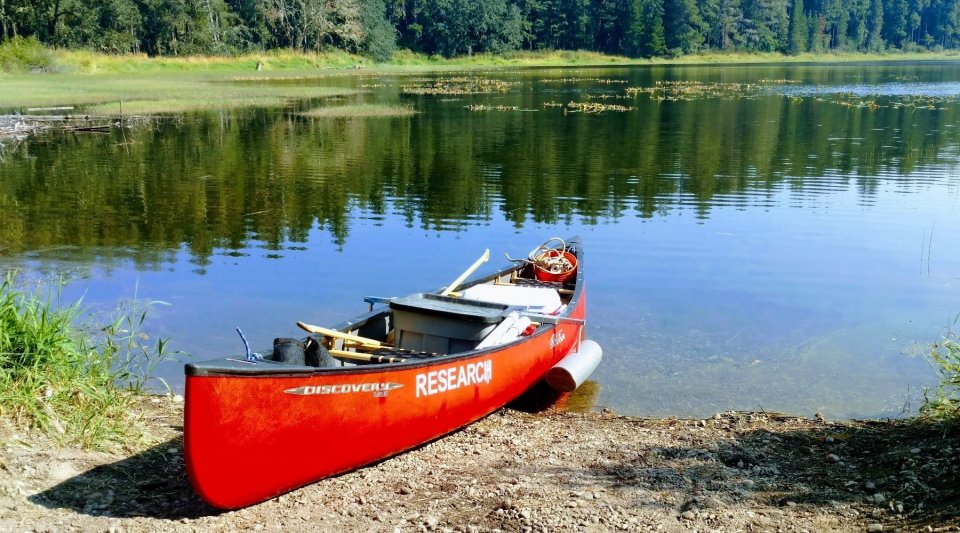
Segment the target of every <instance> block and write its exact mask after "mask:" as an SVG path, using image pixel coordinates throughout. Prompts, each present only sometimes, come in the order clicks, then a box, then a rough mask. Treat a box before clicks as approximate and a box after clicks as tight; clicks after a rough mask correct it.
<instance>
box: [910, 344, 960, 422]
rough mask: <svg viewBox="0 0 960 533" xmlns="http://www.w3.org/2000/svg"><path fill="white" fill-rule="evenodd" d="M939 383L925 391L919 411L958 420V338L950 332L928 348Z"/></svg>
mask: <svg viewBox="0 0 960 533" xmlns="http://www.w3.org/2000/svg"><path fill="white" fill-rule="evenodd" d="M930 360H931V362H932V363H933V365H934V367H935V368H936V369H937V373H938V374H939V375H940V384H939V385H938V386H937V388H935V389H930V390H928V391H926V395H925V398H924V405H923V406H922V407H921V408H920V413H921V414H922V415H924V416H927V417H931V418H937V419H952V420H960V338H958V336H957V335H956V334H954V333H950V334H948V335H947V336H946V338H945V339H944V340H943V341H941V342H938V343H934V344H933V346H932V347H931V349H930Z"/></svg>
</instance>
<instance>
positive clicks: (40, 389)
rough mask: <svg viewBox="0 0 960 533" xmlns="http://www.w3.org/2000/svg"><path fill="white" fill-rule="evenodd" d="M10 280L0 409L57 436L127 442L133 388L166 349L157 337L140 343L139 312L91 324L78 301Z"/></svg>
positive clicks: (0, 318) (1, 340)
mask: <svg viewBox="0 0 960 533" xmlns="http://www.w3.org/2000/svg"><path fill="white" fill-rule="evenodd" d="M16 281H17V280H16V278H15V276H14V275H13V274H7V275H6V276H5V278H4V279H3V282H2V283H0V413H2V414H3V415H5V416H8V417H11V418H13V419H14V420H16V421H18V422H19V423H21V424H22V425H27V426H31V427H35V428H39V429H41V430H43V431H45V432H47V433H49V434H50V435H51V436H52V437H54V438H55V439H57V440H60V441H62V442H64V443H70V444H78V445H81V446H84V447H90V448H96V447H100V446H102V445H103V444H105V443H107V442H111V441H112V442H118V443H120V442H124V441H126V440H127V439H128V438H129V437H130V436H131V432H132V427H133V426H132V424H131V423H130V422H131V420H130V414H129V407H130V405H131V402H132V401H133V399H134V395H135V394H136V393H138V392H141V391H142V390H143V387H144V385H145V383H146V380H147V378H148V375H149V372H150V371H152V369H153V367H154V366H155V365H156V364H157V363H159V361H161V360H162V359H163V358H164V357H165V356H166V354H165V353H164V348H165V343H164V341H163V340H160V341H158V342H157V343H156V345H155V346H148V345H147V344H146V343H145V342H146V340H145V336H144V335H143V334H142V333H141V330H140V326H142V324H143V321H144V319H145V318H146V314H145V312H136V311H134V312H133V313H131V314H125V315H121V316H119V317H117V318H115V319H113V320H111V321H110V322H109V323H108V324H106V325H105V326H103V325H99V326H95V325H94V324H93V323H92V322H91V320H92V317H91V316H89V315H88V314H87V313H85V312H84V310H83V308H82V307H81V305H80V303H79V302H78V303H75V304H71V305H66V306H61V305H59V303H58V302H59V291H46V292H44V291H43V290H42V289H39V288H38V289H35V290H32V291H31V290H26V289H23V288H20V287H18V286H17V284H16Z"/></svg>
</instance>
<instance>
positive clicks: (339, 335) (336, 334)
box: [297, 322, 383, 348]
mask: <svg viewBox="0 0 960 533" xmlns="http://www.w3.org/2000/svg"><path fill="white" fill-rule="evenodd" d="M297 326H298V327H299V328H300V329H302V330H304V331H306V332H309V333H316V334H317V335H323V336H325V337H333V338H335V339H343V340H345V341H351V342H356V343H359V344H366V345H368V346H373V347H376V348H379V347H381V346H383V343H381V342H380V341H378V340H374V339H368V338H366V337H360V336H359V335H351V334H349V333H344V332H342V331H337V330H335V329H329V328H323V327H320V326H314V325H311V324H304V323H303V322H297Z"/></svg>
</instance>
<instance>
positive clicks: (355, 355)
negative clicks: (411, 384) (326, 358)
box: [330, 350, 406, 363]
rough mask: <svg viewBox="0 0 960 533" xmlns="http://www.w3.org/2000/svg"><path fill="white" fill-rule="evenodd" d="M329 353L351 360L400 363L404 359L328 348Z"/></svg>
mask: <svg viewBox="0 0 960 533" xmlns="http://www.w3.org/2000/svg"><path fill="white" fill-rule="evenodd" d="M330 355H332V356H334V357H339V358H340V359H350V360H352V361H370V362H371V363H402V362H404V361H406V359H404V358H402V357H393V356H390V355H376V354H372V353H361V352H348V351H346V350H330Z"/></svg>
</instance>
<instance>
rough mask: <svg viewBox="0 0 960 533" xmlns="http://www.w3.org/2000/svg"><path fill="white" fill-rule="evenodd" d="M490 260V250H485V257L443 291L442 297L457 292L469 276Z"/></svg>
mask: <svg viewBox="0 0 960 533" xmlns="http://www.w3.org/2000/svg"><path fill="white" fill-rule="evenodd" d="M488 259H490V249H489V248H487V249H486V250H484V251H483V255H481V256H480V259H477V260H476V261H474V263H473V264H472V265H470V268H468V269H466V270H465V271H464V272H463V274H460V277H459V278H457V279H455V280H453V283H451V284H450V285H448V286H447V288H446V289H443V292H441V293H440V296H450V293H452V292H453V291H455V290H457V287H459V286H460V284H461V283H463V280H465V279H467V276H469V275H470V274H473V271H474V270H476V269H478V268H480V265H482V264H484V263H486V262H487V260H488Z"/></svg>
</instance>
